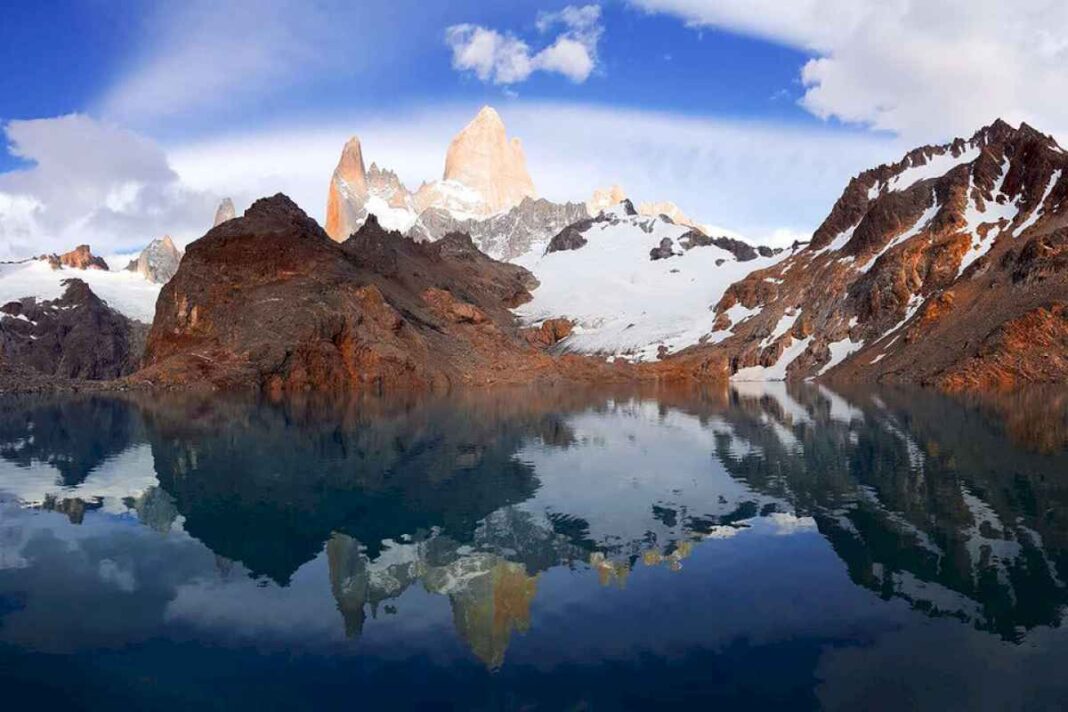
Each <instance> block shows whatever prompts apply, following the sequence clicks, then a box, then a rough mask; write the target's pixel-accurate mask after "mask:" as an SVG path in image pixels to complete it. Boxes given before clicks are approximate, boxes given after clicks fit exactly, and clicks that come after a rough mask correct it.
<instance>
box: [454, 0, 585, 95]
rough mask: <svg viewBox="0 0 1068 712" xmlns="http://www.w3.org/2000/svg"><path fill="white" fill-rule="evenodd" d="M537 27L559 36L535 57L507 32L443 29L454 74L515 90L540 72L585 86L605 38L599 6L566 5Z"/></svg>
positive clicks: (467, 27) (458, 27) (466, 26)
mask: <svg viewBox="0 0 1068 712" xmlns="http://www.w3.org/2000/svg"><path fill="white" fill-rule="evenodd" d="M536 24H537V29H538V31H539V33H541V34H542V35H547V34H550V33H552V32H557V31H559V34H557V35H556V36H555V38H553V39H552V41H551V42H550V43H549V44H548V45H546V46H545V47H543V48H542V49H541V50H538V51H537V52H533V51H532V50H531V47H530V45H529V44H527V43H526V42H525V41H524V40H522V39H520V38H519V37H517V36H515V35H514V34H512V33H509V32H504V33H502V32H499V31H497V30H494V29H490V28H486V27H482V26H481V25H473V24H459V25H452V26H450V27H448V28H447V29H446V30H445V42H446V44H448V46H449V48H450V49H451V50H452V66H453V68H454V69H456V70H457V71H461V72H471V73H473V74H474V75H475V76H476V77H478V78H479V79H480V80H481V81H483V82H492V83H493V84H504V85H507V84H517V83H519V82H524V81H526V80H527V79H528V78H529V77H530V75H531V74H533V73H534V72H539V71H540V72H550V73H556V74H561V75H563V76H565V77H567V78H568V79H570V80H571V81H573V82H576V83H582V82H584V81H586V80H587V79H588V78H589V77H590V74H591V73H592V72H593V71H594V69H595V67H596V66H597V44H598V42H599V41H600V39H601V35H602V33H603V32H604V28H603V26H602V24H601V8H600V6H598V5H585V6H581V7H580V6H574V5H569V6H568V7H565V8H564V9H563V10H560V11H559V12H543V13H541V14H540V15H538V18H537V23H536Z"/></svg>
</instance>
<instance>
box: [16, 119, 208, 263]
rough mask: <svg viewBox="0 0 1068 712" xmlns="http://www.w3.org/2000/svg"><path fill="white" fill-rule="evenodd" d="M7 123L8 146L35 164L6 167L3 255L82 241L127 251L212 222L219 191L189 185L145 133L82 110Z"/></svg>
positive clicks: (201, 228)
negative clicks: (197, 188) (136, 132)
mask: <svg viewBox="0 0 1068 712" xmlns="http://www.w3.org/2000/svg"><path fill="white" fill-rule="evenodd" d="M4 131H5V133H6V135H7V140H8V142H9V144H10V145H9V149H8V150H9V151H10V152H11V153H12V154H13V155H15V156H17V157H19V158H21V159H23V160H25V161H27V162H28V163H29V164H30V165H29V166H28V167H27V168H23V169H19V170H15V171H11V172H8V173H4V174H2V175H0V256H2V258H4V259H11V258H22V257H27V256H30V255H34V254H40V253H43V252H56V251H65V250H69V249H71V248H72V247H73V246H75V245H76V244H81V243H89V244H91V245H92V247H93V249H94V251H96V252H97V253H102V254H106V253H110V252H123V251H129V250H133V249H137V248H139V247H142V246H143V245H144V244H145V243H147V242H148V241H150V240H151V239H153V238H155V237H159V236H160V235H162V234H164V233H166V232H169V233H171V234H173V235H174V236H175V237H176V238H178V239H180V240H181V239H188V238H190V237H193V236H195V235H199V234H200V233H203V231H204V230H205V229H206V228H207V227H208V226H210V220H211V215H212V210H213V207H214V202H215V200H216V198H215V196H213V195H210V194H207V193H204V192H202V191H196V190H192V189H190V188H189V187H188V186H185V185H183V184H182V182H181V181H180V180H179V178H178V175H177V174H176V173H175V172H174V171H173V170H172V169H171V167H170V165H169V164H168V162H167V157H166V155H165V154H164V152H163V149H162V148H160V147H159V146H158V145H156V144H155V143H153V142H152V141H150V140H148V139H146V138H143V137H141V136H138V135H137V134H135V133H132V132H130V131H128V130H126V129H122V128H119V127H117V126H113V125H110V124H106V123H102V122H99V121H97V120H95V119H92V118H90V117H88V116H85V115H81V114H71V115H69V116H61V117H57V118H50V119H34V120H31V121H11V122H9V123H8V124H7V125H6V126H5V127H4Z"/></svg>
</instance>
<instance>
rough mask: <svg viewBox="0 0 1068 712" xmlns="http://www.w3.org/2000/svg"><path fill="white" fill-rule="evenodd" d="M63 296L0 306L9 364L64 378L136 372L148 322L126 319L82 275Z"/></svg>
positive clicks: (0, 349) (2, 345) (1, 341)
mask: <svg viewBox="0 0 1068 712" xmlns="http://www.w3.org/2000/svg"><path fill="white" fill-rule="evenodd" d="M63 284H64V285H65V286H66V290H65V291H64V293H63V296H61V297H60V298H59V299H53V300H50V301H41V302H39V301H37V299H35V298H34V297H26V298H24V299H21V300H19V301H17V302H9V303H7V304H5V305H4V306H3V307H0V355H2V357H3V360H4V362H5V366H13V367H23V368H29V369H32V370H33V371H35V372H38V373H42V374H46V375H50V376H59V377H62V378H80V379H87V380H106V379H113V378H119V377H120V376H125V375H127V374H129V373H131V372H132V371H133V370H134V369H136V368H137V366H138V365H139V363H140V359H141V352H142V351H143V349H144V341H145V332H146V330H147V327H146V326H145V325H144V324H140V323H139V322H136V321H133V320H131V319H127V318H126V317H125V316H123V315H122V314H119V313H118V312H117V311H115V310H114V309H112V308H111V307H109V306H108V305H107V303H106V302H104V301H103V300H102V299H100V298H99V297H97V296H96V295H95V294H94V293H93V292H92V290H91V289H89V285H87V284H86V283H85V282H83V281H82V280H80V279H67V280H64V281H63Z"/></svg>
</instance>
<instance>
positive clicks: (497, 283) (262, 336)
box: [136, 194, 620, 391]
mask: <svg viewBox="0 0 1068 712" xmlns="http://www.w3.org/2000/svg"><path fill="white" fill-rule="evenodd" d="M534 286H535V281H534V280H533V278H532V277H531V275H530V273H529V272H527V270H525V269H523V268H522V267H519V266H516V265H510V264H504V263H500V262H496V261H495V260H492V259H490V258H489V257H487V256H485V255H484V254H482V253H481V252H479V251H478V249H477V248H476V247H475V245H474V243H473V242H472V241H471V239H470V238H469V237H468V236H467V235H463V234H458V233H452V234H449V235H446V236H445V237H443V238H442V239H440V240H438V241H437V242H433V243H418V242H415V241H414V240H410V239H408V238H405V237H403V236H402V235H401V234H400V233H398V232H391V231H387V230H384V229H383V228H382V227H381V226H380V225H379V224H378V221H377V220H372V219H370V218H368V220H367V221H366V222H365V223H364V225H363V226H362V227H361V228H360V229H359V230H358V231H357V232H356V233H354V234H353V235H352V236H351V237H350V238H348V239H347V240H345V241H344V242H343V243H341V244H338V243H337V242H336V241H334V240H332V239H330V237H329V236H328V235H327V234H326V233H325V232H324V231H323V230H322V229H321V228H320V227H319V226H318V224H316V222H315V221H314V220H312V219H311V218H309V217H308V216H307V215H305V213H304V212H303V211H302V210H301V209H300V208H298V207H297V206H296V205H295V204H294V203H293V202H292V201H291V200H290V199H289V198H287V197H286V196H284V195H281V194H279V195H276V196H274V197H272V198H264V199H261V200H258V201H256V202H255V203H254V204H253V205H252V207H250V208H249V209H248V210H247V211H246V212H245V214H244V216H242V217H241V218H237V219H234V220H230V221H227V222H225V223H223V224H222V225H219V226H218V227H216V228H213V229H212V230H211V231H209V232H208V233H207V234H206V235H205V236H204V237H202V238H200V239H199V240H196V241H195V242H193V243H192V244H190V245H189V248H188V250H187V251H186V254H185V257H184V258H183V259H182V261H181V264H180V265H179V267H178V273H177V274H176V275H175V276H174V278H173V279H171V280H170V281H169V282H168V283H167V284H166V285H165V286H164V287H163V290H162V292H161V293H160V296H159V300H158V301H157V304H156V316H155V319H154V321H153V323H152V330H151V332H150V333H149V337H148V343H147V346H146V351H145V359H144V360H145V365H146V368H145V369H144V370H142V371H141V372H140V373H139V374H137V376H136V378H137V379H138V380H139V381H151V382H152V383H154V384H157V385H159V384H166V385H181V384H191V383H200V384H210V385H214V386H249V385H251V386H260V387H265V388H267V389H269V390H272V391H278V390H289V389H297V390H300V389H303V388H308V387H313V388H328V389H348V388H356V387H372V388H383V387H397V386H402V387H403V386H422V387H443V386H447V385H450V384H452V385H458V384H482V385H488V384H495V383H502V384H503V383H517V382H533V381H546V380H556V379H559V378H561V377H562V376H563V375H568V376H577V377H593V376H594V375H597V374H599V371H601V370H603V371H605V373H604V374H603V376H602V377H604V378H609V377H611V374H616V373H620V370H619V369H610V368H609V367H607V366H605V365H604V364H603V363H602V364H597V363H588V362H586V361H585V360H582V359H577V360H569V359H554V358H552V357H550V356H549V355H548V354H546V353H545V352H544V350H543V349H542V348H540V345H541V344H542V343H544V341H543V340H542V338H541V337H543V336H544V333H543V332H541V330H538V331H532V332H529V333H528V332H525V331H524V330H523V329H521V327H520V325H519V323H518V322H517V320H516V317H515V316H514V315H513V314H512V312H511V311H510V309H511V308H512V307H515V306H517V305H519V304H522V303H523V302H525V301H527V300H529V299H530V292H529V290H530V289H531V288H533V287H534ZM569 369H570V370H569Z"/></svg>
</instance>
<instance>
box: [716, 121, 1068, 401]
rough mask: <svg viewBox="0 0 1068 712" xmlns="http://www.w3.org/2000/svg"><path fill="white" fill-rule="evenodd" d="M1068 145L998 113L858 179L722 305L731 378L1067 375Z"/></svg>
mask: <svg viewBox="0 0 1068 712" xmlns="http://www.w3.org/2000/svg"><path fill="white" fill-rule="evenodd" d="M1066 208H1068V154H1066V153H1065V152H1064V150H1062V149H1061V148H1060V147H1059V146H1058V145H1057V143H1056V141H1055V140H1054V139H1053V138H1052V137H1050V136H1048V135H1046V134H1043V133H1041V132H1040V131H1038V130H1036V129H1034V128H1033V127H1031V126H1028V125H1027V124H1021V125H1020V126H1019V128H1014V127H1013V126H1011V125H1010V124H1008V123H1007V122H1005V121H1003V120H1000V119H999V120H996V121H994V122H993V123H991V124H990V125H989V126H986V127H983V128H981V129H979V130H978V131H977V132H975V133H974V134H973V135H972V137H971V138H969V139H962V138H958V139H955V140H953V141H951V142H949V143H945V144H941V145H932V146H921V147H919V148H916V149H914V150H912V151H910V152H908V153H907V154H906V155H905V156H904V157H903V158H902V159H901V160H900V161H898V162H896V163H891V164H885V165H882V166H878V167H876V168H873V169H870V170H867V171H864V172H863V173H861V174H859V175H858V176H857V177H855V178H854V179H853V180H851V181H850V183H849V185H848V186H847V187H846V189H845V191H844V192H843V193H842V195H841V197H840V198H839V199H838V200H837V202H836V203H835V204H834V207H833V208H832V209H831V212H830V214H829V215H828V216H827V218H826V219H825V220H824V222H823V223H822V224H821V225H820V227H819V228H818V229H817V230H816V232H815V234H814V235H813V239H812V242H811V243H810V244H809V245H808V246H807V247H806V248H803V249H801V250H799V251H798V252H796V253H795V254H793V255H791V256H790V257H789V258H788V259H786V260H784V261H782V262H780V263H778V264H776V265H775V266H774V267H772V268H770V269H765V270H760V271H757V272H754V273H752V274H750V275H748V276H747V277H746V278H745V279H744V280H742V281H740V282H738V283H737V284H735V285H732V286H731V288H730V289H729V290H727V292H726V293H725V294H724V296H723V298H722V299H721V300H720V302H719V303H718V304H717V305H716V312H717V313H718V314H719V316H720V324H719V326H720V328H721V329H724V330H728V331H729V332H730V333H731V334H732V336H731V337H730V338H729V339H727V340H726V341H725V342H724V346H725V348H726V350H727V351H728V355H729V358H730V359H731V362H732V364H733V368H734V369H735V371H736V373H735V378H738V379H742V380H766V379H782V378H807V377H814V376H819V375H822V374H824V373H827V374H829V375H830V374H834V375H835V377H846V376H848V377H849V378H855V379H858V380H876V381H884V380H885V381H907V382H920V383H929V384H936V385H939V386H941V387H944V388H949V389H957V388H974V387H990V386H1004V385H1009V384H1013V383H1020V382H1035V381H1039V382H1043V381H1051V380H1052V381H1055V380H1058V379H1060V380H1063V375H1064V372H1065V368H1066V367H1064V366H1062V365H1058V358H1057V354H1059V353H1063V348H1064V346H1063V345H1068V323H1066V322H1064V319H1063V316H1062V315H1063V314H1064V313H1065V307H1064V305H1065V304H1066V303H1068V272H1066V271H1065V270H1064V265H1065V264H1066V263H1068V233H1066V232H1065V226H1066V225H1068V210H1066Z"/></svg>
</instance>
